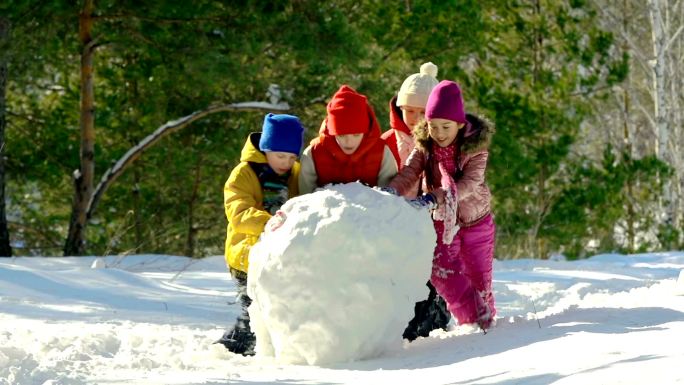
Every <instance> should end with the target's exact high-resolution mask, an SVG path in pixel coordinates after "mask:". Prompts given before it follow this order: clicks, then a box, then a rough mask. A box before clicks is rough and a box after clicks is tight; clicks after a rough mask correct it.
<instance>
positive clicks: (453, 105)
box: [425, 80, 467, 124]
mask: <svg viewBox="0 0 684 385" xmlns="http://www.w3.org/2000/svg"><path fill="white" fill-rule="evenodd" d="M425 118H426V119H428V120H430V119H435V118H437V119H448V120H453V121H455V122H459V123H463V124H465V123H467V121H466V115H465V110H464V108H463V95H461V88H460V87H459V86H458V84H456V83H455V82H452V81H451V80H442V81H441V82H439V84H437V85H436V86H435V88H433V89H432V92H430V96H429V97H428V100H427V105H426V106H425Z"/></svg>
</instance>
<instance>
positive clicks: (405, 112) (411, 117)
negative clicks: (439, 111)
mask: <svg viewBox="0 0 684 385" xmlns="http://www.w3.org/2000/svg"><path fill="white" fill-rule="evenodd" d="M400 108H401V118H402V119H403V120H404V123H405V124H406V126H408V127H409V128H411V127H413V126H415V125H416V124H418V122H419V121H420V120H421V119H423V117H424V116H425V108H421V107H413V106H401V107H400Z"/></svg>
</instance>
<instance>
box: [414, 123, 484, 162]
mask: <svg viewBox="0 0 684 385" xmlns="http://www.w3.org/2000/svg"><path fill="white" fill-rule="evenodd" d="M466 120H467V121H468V123H467V124H466V126H465V127H463V128H462V129H460V130H459V132H458V135H457V136H456V142H457V143H459V146H460V150H461V153H463V154H473V153H476V152H479V151H482V150H486V149H488V148H489V145H490V144H491V142H492V137H493V136H494V133H495V132H496V129H495V128H494V123H492V122H491V121H489V120H488V119H487V118H484V117H478V116H475V115H472V114H466ZM413 136H414V138H415V139H416V147H418V148H420V149H421V150H423V151H425V152H429V151H430V147H431V146H432V144H433V143H434V142H433V141H432V139H431V138H430V135H429V133H428V126H427V121H426V120H423V121H421V122H420V123H418V124H417V125H416V126H415V127H414V128H413Z"/></svg>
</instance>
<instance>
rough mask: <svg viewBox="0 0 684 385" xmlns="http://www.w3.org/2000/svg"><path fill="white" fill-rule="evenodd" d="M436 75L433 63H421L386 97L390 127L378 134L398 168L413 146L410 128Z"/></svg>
mask: <svg viewBox="0 0 684 385" xmlns="http://www.w3.org/2000/svg"><path fill="white" fill-rule="evenodd" d="M436 77H437V66H436V65H434V64H432V62H427V63H423V65H421V66H420V72H419V73H416V74H413V75H410V76H409V77H407V78H406V80H404V83H402V85H401V88H399V94H398V95H397V96H395V97H394V98H392V100H390V103H389V110H390V114H389V115H390V127H391V128H390V130H389V131H386V132H385V133H384V134H383V135H382V138H383V140H384V141H385V144H387V146H389V148H390V150H391V151H392V154H393V155H394V159H395V160H396V161H397V168H398V169H399V170H400V171H401V168H402V166H403V165H404V163H405V162H406V158H408V154H410V153H411V151H412V150H413V147H414V143H413V136H412V134H411V129H412V128H413V126H414V125H416V123H418V122H419V121H420V120H421V119H422V118H423V116H424V115H425V104H427V99H428V96H430V91H432V89H433V88H434V87H435V86H436V85H437V83H438V81H437V78H436Z"/></svg>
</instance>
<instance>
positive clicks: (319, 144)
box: [311, 135, 385, 186]
mask: <svg viewBox="0 0 684 385" xmlns="http://www.w3.org/2000/svg"><path fill="white" fill-rule="evenodd" d="M384 153H385V142H383V141H382V140H381V139H380V135H375V136H373V137H368V136H365V137H364V138H363V141H362V142H361V145H360V146H359V148H358V149H357V150H356V151H355V152H354V153H353V154H351V155H347V154H345V153H344V152H343V151H342V149H341V148H340V146H339V145H338V144H337V141H335V137H334V136H327V135H326V136H319V137H318V138H316V139H314V140H313V141H312V142H311V156H312V157H313V161H314V164H315V166H316V173H317V174H318V182H317V185H319V186H325V185H326V184H328V183H349V182H355V181H357V180H359V181H361V182H362V183H365V184H367V185H369V186H377V185H378V174H379V173H380V166H381V165H382V157H383V155H384Z"/></svg>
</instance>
